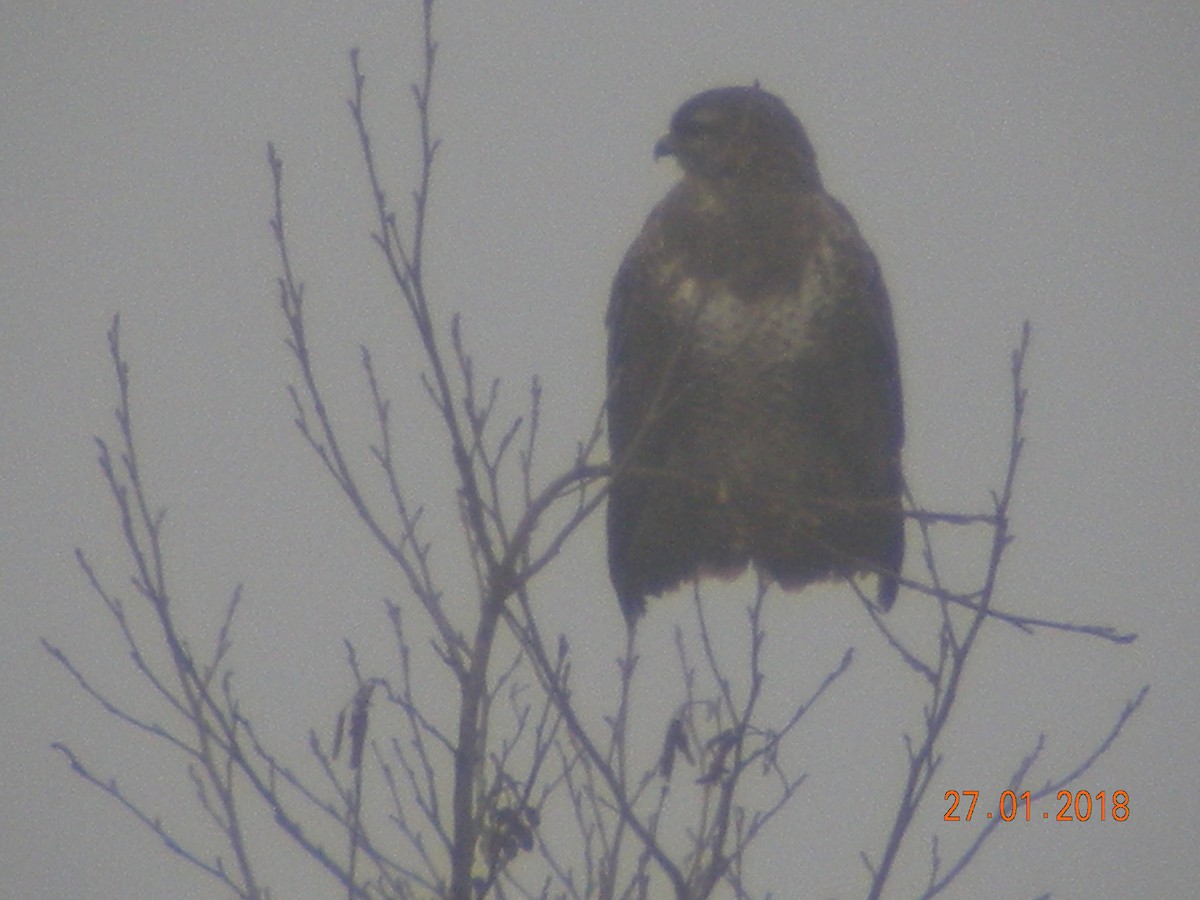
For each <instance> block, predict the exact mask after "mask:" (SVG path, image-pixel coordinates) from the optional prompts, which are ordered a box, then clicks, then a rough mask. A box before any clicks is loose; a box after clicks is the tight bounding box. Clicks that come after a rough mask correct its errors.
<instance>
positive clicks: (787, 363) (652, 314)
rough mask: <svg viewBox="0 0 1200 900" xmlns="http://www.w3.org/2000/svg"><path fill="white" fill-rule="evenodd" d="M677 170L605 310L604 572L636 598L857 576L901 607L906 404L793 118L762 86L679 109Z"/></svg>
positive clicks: (893, 352) (725, 91) (842, 231)
mask: <svg viewBox="0 0 1200 900" xmlns="http://www.w3.org/2000/svg"><path fill="white" fill-rule="evenodd" d="M654 156H655V158H656V159H657V158H659V157H663V156H672V157H674V158H675V160H676V161H677V162H678V163H679V165H680V167H681V168H682V170H683V177H682V178H681V179H680V181H679V182H678V183H677V184H676V185H675V186H674V187H673V188H672V189H671V190H670V192H669V193H668V194H667V195H666V197H665V198H664V199H663V200H662V201H661V202H660V203H659V204H658V206H656V207H655V208H654V210H653V211H652V212H651V213H650V215H649V217H648V218H647V219H646V223H645V225H644V226H643V228H642V231H641V233H640V234H639V235H638V237H637V239H636V240H635V241H634V242H633V245H632V246H631V247H630V248H629V250H628V252H627V253H626V255H625V258H624V261H623V262H622V263H621V267H620V269H619V271H618V272H617V275H616V279H615V280H614V283H613V287H612V296H611V299H610V302H609V308H608V318H607V323H608V331H609V337H608V371H609V387H608V429H609V441H610V444H611V448H612V462H613V476H612V484H611V486H610V494H609V501H608V559H609V570H610V574H611V576H612V581H613V586H614V587H615V588H616V592H617V597H618V599H619V600H620V602H621V609H622V611H623V612H624V614H625V617H626V619H627V620H628V621H629V622H630V623H632V622H634V621H635V620H636V619H637V617H638V616H639V615H640V614H641V613H643V612H644V610H645V598H646V597H647V596H648V595H654V596H657V595H659V594H662V593H663V592H664V591H668V590H671V589H672V588H674V587H677V586H678V585H679V584H680V582H682V581H684V580H690V579H693V578H699V577H701V576H705V575H718V576H723V577H733V576H735V575H736V574H738V573H739V572H741V571H742V570H744V569H745V567H746V566H747V565H748V564H751V563H753V564H754V566H755V567H756V568H757V569H758V571H759V572H760V573H761V574H762V575H764V576H767V577H768V578H770V579H772V580H774V581H776V582H778V583H779V584H780V585H781V586H783V587H784V588H785V589H789V590H794V589H798V588H801V587H803V586H805V585H807V584H810V583H811V582H814V581H817V580H822V579H828V578H837V577H848V576H852V575H855V574H860V573H875V574H877V575H878V576H879V587H878V593H877V601H878V603H879V605H880V606H881V607H882V608H884V609H888V608H890V607H891V605H892V603H893V602H894V601H895V599H896V590H897V582H896V577H897V575H898V573H899V570H900V566H901V563H902V561H903V558H904V513H903V510H902V507H901V499H900V497H901V491H902V476H901V469H900V448H901V445H902V444H903V442H904V420H903V407H902V401H901V394H900V373H899V362H898V357H897V349H896V336H895V331H894V327H893V324H892V312H891V305H890V303H889V301H888V295H887V290H886V289H885V288H884V284H883V278H882V276H881V274H880V270H879V264H878V263H877V262H876V260H875V256H874V254H872V252H871V249H870V248H869V247H868V246H867V244H866V242H865V241H864V240H863V238H862V235H861V234H859V231H858V227H857V226H856V225H855V223H854V220H853V219H852V218H851V216H850V214H849V212H847V211H846V209H845V207H843V206H842V205H841V204H840V203H839V202H838V201H837V200H835V199H833V198H832V197H830V196H829V195H828V194H827V193H825V190H824V188H823V187H822V185H821V176H820V175H819V174H818V172H817V163H816V155H815V153H814V152H813V148H812V145H811V144H810V143H809V141H808V138H807V136H806V135H805V133H804V129H803V128H802V127H801V125H800V122H799V120H797V118H796V117H795V116H794V115H793V114H792V112H791V111H790V110H789V109H788V108H787V106H786V105H785V104H784V103H783V101H782V100H780V99H779V98H778V97H776V96H774V95H773V94H770V93H768V92H766V91H764V90H762V89H760V88H759V87H758V86H757V85H755V86H754V87H725V88H717V89H714V90H709V91H705V92H704V93H701V94H698V95H697V96H695V97H692V98H691V99H690V100H688V101H687V102H686V103H684V104H683V105H682V106H681V107H680V108H679V110H678V111H677V112H676V113H675V115H674V117H673V118H672V120H671V128H670V131H669V132H668V134H667V135H666V136H665V137H663V138H662V139H661V140H660V141H659V142H658V144H657V145H656V146H655V148H654Z"/></svg>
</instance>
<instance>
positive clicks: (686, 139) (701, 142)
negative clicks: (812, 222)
mask: <svg viewBox="0 0 1200 900" xmlns="http://www.w3.org/2000/svg"><path fill="white" fill-rule="evenodd" d="M663 156H673V157H675V159H676V160H677V161H678V162H679V165H680V166H681V167H682V168H683V171H684V172H685V173H688V174H696V175H701V176H705V177H708V178H721V179H726V178H734V179H738V178H754V179H765V180H772V181H773V180H777V179H780V178H783V179H787V180H790V181H793V182H796V181H798V182H799V183H801V184H803V185H804V186H805V187H807V188H809V189H811V190H820V188H821V176H820V175H819V174H818V172H817V156H816V153H815V152H814V151H813V148H812V144H810V143H809V141H808V136H807V135H806V134H805V133H804V128H803V126H801V124H800V121H799V120H798V119H797V118H796V117H795V116H794V115H792V111H791V110H790V109H788V108H787V105H786V104H785V103H784V102H783V101H782V100H780V99H779V98H778V97H776V96H775V95H774V94H771V93H768V92H767V91H764V90H763V89H762V88H760V87H758V86H757V85H755V86H753V87H724V88H714V89H712V90H710V91H704V92H703V93H701V94H697V95H696V96H695V97H692V98H691V99H690V100H688V101H687V102H686V103H684V104H683V105H682V106H681V107H679V109H678V110H677V111H676V112H675V115H674V116H673V117H672V118H671V130H670V131H669V132H667V134H665V135H664V136H663V137H662V138H661V139H660V140H659V142H658V143H657V144H655V145H654V158H655V159H660V158H661V157H663Z"/></svg>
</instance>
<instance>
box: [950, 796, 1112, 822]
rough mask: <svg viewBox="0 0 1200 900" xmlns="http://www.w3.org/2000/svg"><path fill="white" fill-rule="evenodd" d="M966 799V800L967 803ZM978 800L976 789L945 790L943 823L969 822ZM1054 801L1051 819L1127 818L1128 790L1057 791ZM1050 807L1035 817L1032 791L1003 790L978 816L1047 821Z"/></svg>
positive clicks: (1102, 820) (1078, 820)
mask: <svg viewBox="0 0 1200 900" xmlns="http://www.w3.org/2000/svg"><path fill="white" fill-rule="evenodd" d="M968 801H970V802H969V803H968ZM978 802H979V791H955V790H950V791H946V803H947V804H949V808H948V809H947V810H946V814H945V815H944V816H943V817H942V818H943V819H944V820H945V821H947V822H970V821H971V820H972V819H973V818H974V817H975V815H976V812H975V807H976V805H977V804H978ZM1058 802H1059V803H1060V804H1061V806H1059V808H1058V812H1057V813H1055V815H1054V818H1053V821H1055V822H1087V821H1090V820H1092V819H1097V820H1099V821H1101V822H1127V821H1129V792H1128V791H1112V792H1111V793H1109V792H1106V791H1099V792H1098V793H1096V794H1092V793H1091V792H1090V791H1066V790H1063V791H1059V792H1058ZM1051 812H1054V810H1052V809H1049V810H1043V811H1042V814H1041V815H1040V816H1039V815H1038V814H1037V812H1036V811H1035V810H1034V809H1033V808H1032V794H1031V793H1030V792H1029V791H1025V793H1023V794H1019V795H1018V794H1017V793H1016V792H1015V791H1004V792H1002V793H1001V794H1000V802H999V803H998V804H997V806H996V808H995V809H987V810H984V809H981V810H980V815H982V816H983V817H984V818H987V819H991V818H995V817H996V816H999V817H1000V819H1001V820H1002V821H1005V822H1013V821H1015V820H1016V819H1018V818H1024V820H1025V821H1026V822H1032V821H1033V820H1034V819H1037V818H1041V819H1046V820H1048V821H1049V820H1050V813H1051Z"/></svg>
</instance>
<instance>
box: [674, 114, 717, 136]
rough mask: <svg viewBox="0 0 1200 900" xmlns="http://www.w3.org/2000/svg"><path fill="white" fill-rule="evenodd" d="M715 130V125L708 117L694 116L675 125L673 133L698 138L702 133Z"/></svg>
mask: <svg viewBox="0 0 1200 900" xmlns="http://www.w3.org/2000/svg"><path fill="white" fill-rule="evenodd" d="M714 130H715V125H714V123H713V121H712V120H711V119H709V118H708V117H701V116H695V117H693V118H691V119H684V120H683V121H682V122H680V123H678V124H677V125H676V126H675V133H676V134H678V135H679V136H680V137H683V138H698V137H702V136H703V135H706V134H710V133H711V132H712V131H714Z"/></svg>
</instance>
